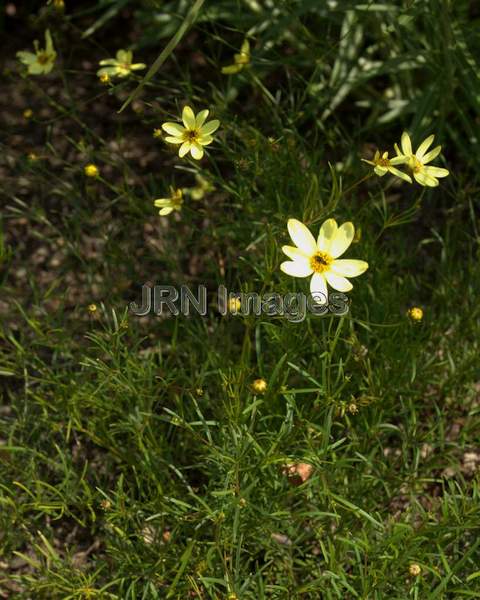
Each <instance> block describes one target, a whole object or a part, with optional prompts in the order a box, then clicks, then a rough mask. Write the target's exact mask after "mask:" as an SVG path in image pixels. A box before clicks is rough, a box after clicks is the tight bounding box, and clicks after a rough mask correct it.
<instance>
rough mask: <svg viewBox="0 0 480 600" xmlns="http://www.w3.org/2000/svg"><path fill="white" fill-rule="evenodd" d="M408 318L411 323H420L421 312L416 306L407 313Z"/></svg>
mask: <svg viewBox="0 0 480 600" xmlns="http://www.w3.org/2000/svg"><path fill="white" fill-rule="evenodd" d="M407 314H408V316H409V317H410V318H411V319H412V321H421V320H422V319H423V310H422V309H421V308H419V307H418V306H413V307H412V308H410V309H409V310H408V311H407Z"/></svg>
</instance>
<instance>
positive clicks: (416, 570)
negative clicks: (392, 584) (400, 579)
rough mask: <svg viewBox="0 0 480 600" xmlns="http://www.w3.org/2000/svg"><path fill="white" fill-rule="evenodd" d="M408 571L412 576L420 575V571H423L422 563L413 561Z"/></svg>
mask: <svg viewBox="0 0 480 600" xmlns="http://www.w3.org/2000/svg"><path fill="white" fill-rule="evenodd" d="M408 572H409V573H410V575H411V576H412V577H418V576H419V575H420V573H421V572H422V569H421V567H420V565H418V564H417V563H412V564H411V565H410V566H409V567H408Z"/></svg>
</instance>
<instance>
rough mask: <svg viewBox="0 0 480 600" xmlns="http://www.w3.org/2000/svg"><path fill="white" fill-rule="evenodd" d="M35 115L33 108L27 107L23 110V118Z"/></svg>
mask: <svg viewBox="0 0 480 600" xmlns="http://www.w3.org/2000/svg"><path fill="white" fill-rule="evenodd" d="M32 117H33V110H32V109H31V108H26V109H25V110H24V111H23V118H24V119H27V120H28V119H31V118H32Z"/></svg>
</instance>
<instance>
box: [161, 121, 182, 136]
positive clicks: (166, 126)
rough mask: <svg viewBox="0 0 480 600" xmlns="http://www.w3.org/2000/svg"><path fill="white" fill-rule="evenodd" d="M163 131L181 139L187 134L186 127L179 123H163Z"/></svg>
mask: <svg viewBox="0 0 480 600" xmlns="http://www.w3.org/2000/svg"><path fill="white" fill-rule="evenodd" d="M162 129H163V131H166V132H167V133H168V134H170V135H173V136H175V137H180V136H182V135H183V134H184V133H185V127H182V126H181V125H179V124H178V123H162Z"/></svg>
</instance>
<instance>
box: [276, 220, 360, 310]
mask: <svg viewBox="0 0 480 600" xmlns="http://www.w3.org/2000/svg"><path fill="white" fill-rule="evenodd" d="M287 227H288V233H289V234H290V237H291V238H292V241H293V243H294V244H295V246H283V247H282V251H283V252H284V254H286V255H287V256H288V257H289V258H290V259H291V260H289V261H286V262H283V263H282V264H281V265H280V268H281V270H282V271H283V272H284V273H286V274H287V275H291V276H292V277H310V275H312V279H311V280H310V292H311V294H312V296H313V298H314V300H315V302H318V303H321V304H324V303H326V302H327V299H328V289H327V286H328V285H330V286H331V287H332V288H333V289H334V290H338V291H339V292H349V291H350V290H351V289H352V287H353V286H352V284H351V283H350V281H348V279H347V277H348V278H349V277H358V276H359V275H361V274H362V273H364V272H365V271H366V270H367V269H368V263H367V262H365V261H364V260H353V259H342V260H338V257H339V256H341V255H342V254H343V253H344V252H345V251H346V250H347V248H348V247H349V246H350V244H351V243H352V240H353V238H354V235H355V227H354V226H353V223H350V222H348V223H344V224H343V225H341V226H340V227H339V226H338V225H337V222H336V221H335V219H327V220H326V221H325V222H324V223H323V225H322V226H321V227H320V232H319V234H318V238H317V240H315V238H314V237H313V235H312V234H311V233H310V231H309V229H308V228H307V227H306V226H305V225H304V224H303V223H301V222H300V221H297V220H296V219H289V220H288V223H287Z"/></svg>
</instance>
